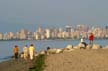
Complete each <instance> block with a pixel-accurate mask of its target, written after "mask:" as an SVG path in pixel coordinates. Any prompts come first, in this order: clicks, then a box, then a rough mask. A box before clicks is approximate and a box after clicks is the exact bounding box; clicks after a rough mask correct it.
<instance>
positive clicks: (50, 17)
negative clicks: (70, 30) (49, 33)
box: [0, 0, 108, 33]
mask: <svg viewBox="0 0 108 71" xmlns="http://www.w3.org/2000/svg"><path fill="white" fill-rule="evenodd" d="M107 3H108V1H107V0H44V1H41V0H17V1H16V0H6V1H5V0H1V1H0V31H1V32H3V33H4V32H9V31H12V32H16V31H19V30H20V29H23V28H25V29H29V30H31V31H34V30H35V28H37V27H39V26H41V27H43V28H47V27H48V28H50V27H51V28H52V27H57V28H58V27H64V26H66V25H71V26H76V25H78V24H81V25H82V24H83V25H87V26H97V27H98V26H99V27H105V26H107V25H108V8H107V7H108V4H107Z"/></svg>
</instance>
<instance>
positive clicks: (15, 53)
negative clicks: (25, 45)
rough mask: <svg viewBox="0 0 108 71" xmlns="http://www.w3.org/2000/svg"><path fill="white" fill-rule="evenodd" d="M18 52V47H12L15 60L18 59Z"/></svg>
mask: <svg viewBox="0 0 108 71" xmlns="http://www.w3.org/2000/svg"><path fill="white" fill-rule="evenodd" d="M18 51H19V49H18V46H17V45H15V47H14V49H13V52H14V57H15V60H17V59H18Z"/></svg>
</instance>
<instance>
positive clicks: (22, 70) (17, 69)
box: [0, 59, 32, 71]
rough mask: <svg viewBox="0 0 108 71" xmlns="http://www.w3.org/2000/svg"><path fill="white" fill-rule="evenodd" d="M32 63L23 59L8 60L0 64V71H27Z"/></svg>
mask: <svg viewBox="0 0 108 71" xmlns="http://www.w3.org/2000/svg"><path fill="white" fill-rule="evenodd" d="M30 66H32V62H30V60H28V61H25V60H24V59H19V60H17V61H16V60H14V59H12V60H10V61H5V62H2V63H0V71H28V70H29V68H30Z"/></svg>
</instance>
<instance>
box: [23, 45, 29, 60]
mask: <svg viewBox="0 0 108 71" xmlns="http://www.w3.org/2000/svg"><path fill="white" fill-rule="evenodd" d="M23 53H24V59H25V60H27V57H28V47H27V45H25V46H24V47H23Z"/></svg>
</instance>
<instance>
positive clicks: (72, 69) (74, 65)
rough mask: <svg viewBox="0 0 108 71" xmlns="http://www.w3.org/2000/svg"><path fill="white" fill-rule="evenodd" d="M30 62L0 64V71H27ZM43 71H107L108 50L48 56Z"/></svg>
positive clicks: (12, 61)
mask: <svg viewBox="0 0 108 71" xmlns="http://www.w3.org/2000/svg"><path fill="white" fill-rule="evenodd" d="M30 65H31V62H30V61H28V62H25V61H24V60H19V61H15V60H10V61H6V62H2V63H0V71H28V70H29V68H30ZM43 71H108V49H96V50H93V49H91V50H90V49H89V50H86V49H85V50H84V49H81V50H80V49H77V50H73V51H71V52H64V53H60V54H50V55H48V56H47V57H46V59H45V67H44V70H43Z"/></svg>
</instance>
